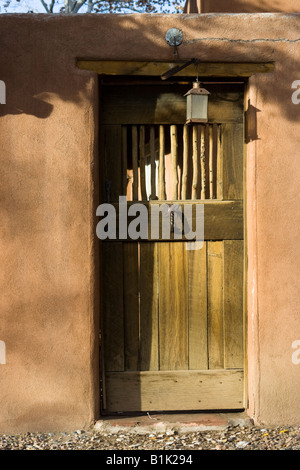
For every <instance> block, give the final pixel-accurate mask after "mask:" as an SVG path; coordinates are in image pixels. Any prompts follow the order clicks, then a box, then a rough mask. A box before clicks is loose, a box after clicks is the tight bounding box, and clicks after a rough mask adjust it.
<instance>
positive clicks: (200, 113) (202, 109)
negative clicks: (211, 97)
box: [191, 95, 208, 120]
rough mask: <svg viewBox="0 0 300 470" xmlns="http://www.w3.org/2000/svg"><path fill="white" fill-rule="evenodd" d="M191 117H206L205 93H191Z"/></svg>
mask: <svg viewBox="0 0 300 470" xmlns="http://www.w3.org/2000/svg"><path fill="white" fill-rule="evenodd" d="M191 97H192V106H191V119H205V120H206V119H207V101H208V98H207V95H191Z"/></svg>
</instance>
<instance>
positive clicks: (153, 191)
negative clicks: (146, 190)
mask: <svg viewBox="0 0 300 470" xmlns="http://www.w3.org/2000/svg"><path fill="white" fill-rule="evenodd" d="M150 162H151V197H150V199H152V200H154V199H157V196H156V165H155V127H154V126H151V127H150Z"/></svg>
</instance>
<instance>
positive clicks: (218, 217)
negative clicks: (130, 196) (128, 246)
mask: <svg viewBox="0 0 300 470" xmlns="http://www.w3.org/2000/svg"><path fill="white" fill-rule="evenodd" d="M133 204H134V203H133V202H128V203H127V214H128V210H129V208H130V206H132V205H133ZM138 204H141V205H143V206H145V207H146V209H147V211H148V238H145V239H142V240H140V239H139V240H132V239H130V238H126V239H122V240H120V241H124V242H126V241H127V242H132V241H143V242H147V241H150V242H151V241H152V242H156V241H166V240H174V241H184V240H186V238H185V236H184V233H183V236H182V238H181V239H179V240H178V239H176V238H174V235H173V234H172V233H171V234H170V235H171V236H170V237H169V236H166V237H163V236H162V233H160V236H159V238H158V239H157V238H155V239H153V238H151V210H152V207H153V206H157V205H159V206H162V205H163V204H168V205H169V206H172V205H177V206H179V207H180V208H181V211H182V212H183V213H184V206H187V205H192V206H194V207H193V210H192V224H193V227H194V229H195V228H196V227H195V225H196V206H197V205H203V206H204V240H242V239H243V238H244V223H243V220H244V219H243V201H240V200H238V201H216V200H206V201H201V202H199V201H197V202H195V201H191V200H187V201H148V202H142V201H139V202H138ZM114 207H115V210H116V235H117V238H116V239H115V240H114V241H116V240H119V237H118V234H119V204H114ZM153 210H154V209H153ZM138 216H139V213H137V215H136V216H132V217H127V224H128V226H129V224H130V223H131V222H132V221H133V220H134V219H136V218H137V217H138ZM162 217H163V216H162V215H160V218H159V219H158V218H155V220H156V221H157V220H159V223H160V229H159V230H160V232H161V223H162V222H161V221H162ZM182 232H184V228H182ZM104 241H105V242H110V241H113V240H110V239H106V240H104Z"/></svg>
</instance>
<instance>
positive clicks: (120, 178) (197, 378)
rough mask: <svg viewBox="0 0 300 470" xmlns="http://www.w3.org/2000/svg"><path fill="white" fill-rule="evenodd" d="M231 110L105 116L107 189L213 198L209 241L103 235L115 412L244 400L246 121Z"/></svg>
mask: <svg viewBox="0 0 300 470" xmlns="http://www.w3.org/2000/svg"><path fill="white" fill-rule="evenodd" d="M226 105H227V101H226ZM238 106H240V102H238ZM232 114H233V115H234V119H231V120H229V119H228V120H227V121H226V120H224V122H221V119H219V122H211V123H210V124H208V125H201V126H199V125H197V126H189V127H187V126H185V125H183V124H180V123H179V124H178V123H176V124H172V123H163V124H155V123H151V122H150V123H149V122H148V123H138V124H130V123H129V124H127V123H126V122H125V123H124V121H123V122H121V123H117V124H107V125H104V126H103V127H102V142H103V155H104V167H105V170H104V171H105V181H104V185H103V198H104V199H105V200H110V201H113V202H117V200H118V196H119V195H124V194H127V198H128V200H129V201H137V200H139V201H145V202H146V201H147V204H148V205H150V206H151V204H159V203H162V201H167V202H168V203H173V202H175V201H176V203H179V204H181V203H186V202H187V201H189V202H190V203H201V204H204V205H205V210H204V214H205V241H204V245H203V247H202V248H201V249H200V250H187V249H186V248H187V247H186V243H187V242H186V241H155V242H153V241H141V242H129V241H107V242H103V243H102V258H101V261H102V266H103V276H102V278H103V287H102V301H103V304H102V313H103V334H102V338H103V342H102V345H103V355H102V359H103V364H104V374H103V389H104V397H103V398H104V400H103V405H104V406H103V407H104V409H105V410H106V411H107V412H114V411H153V410H156V411H158V410H161V411H163V410H207V409H211V410H213V409H241V408H243V406H244V403H243V389H244V371H243V365H244V342H243V275H244V274H243V259H244V256H243V250H244V243H243V204H242V199H243V122H242V114H241V115H240V117H239V119H237V116H236V114H237V111H236V110H234V111H233V113H232ZM221 117H222V116H221ZM225 117H226V116H225ZM212 121H213V119H212ZM175 170H176V171H175Z"/></svg>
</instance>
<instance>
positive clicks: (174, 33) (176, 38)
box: [165, 28, 183, 47]
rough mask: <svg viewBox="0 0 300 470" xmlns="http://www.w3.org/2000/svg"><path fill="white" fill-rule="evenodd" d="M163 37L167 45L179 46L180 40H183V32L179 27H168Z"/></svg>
mask: <svg viewBox="0 0 300 470" xmlns="http://www.w3.org/2000/svg"><path fill="white" fill-rule="evenodd" d="M165 37H166V41H167V43H168V44H169V46H172V47H178V46H180V44H182V41H183V33H182V31H181V29H178V28H171V29H168V31H167V32H166V36H165Z"/></svg>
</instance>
